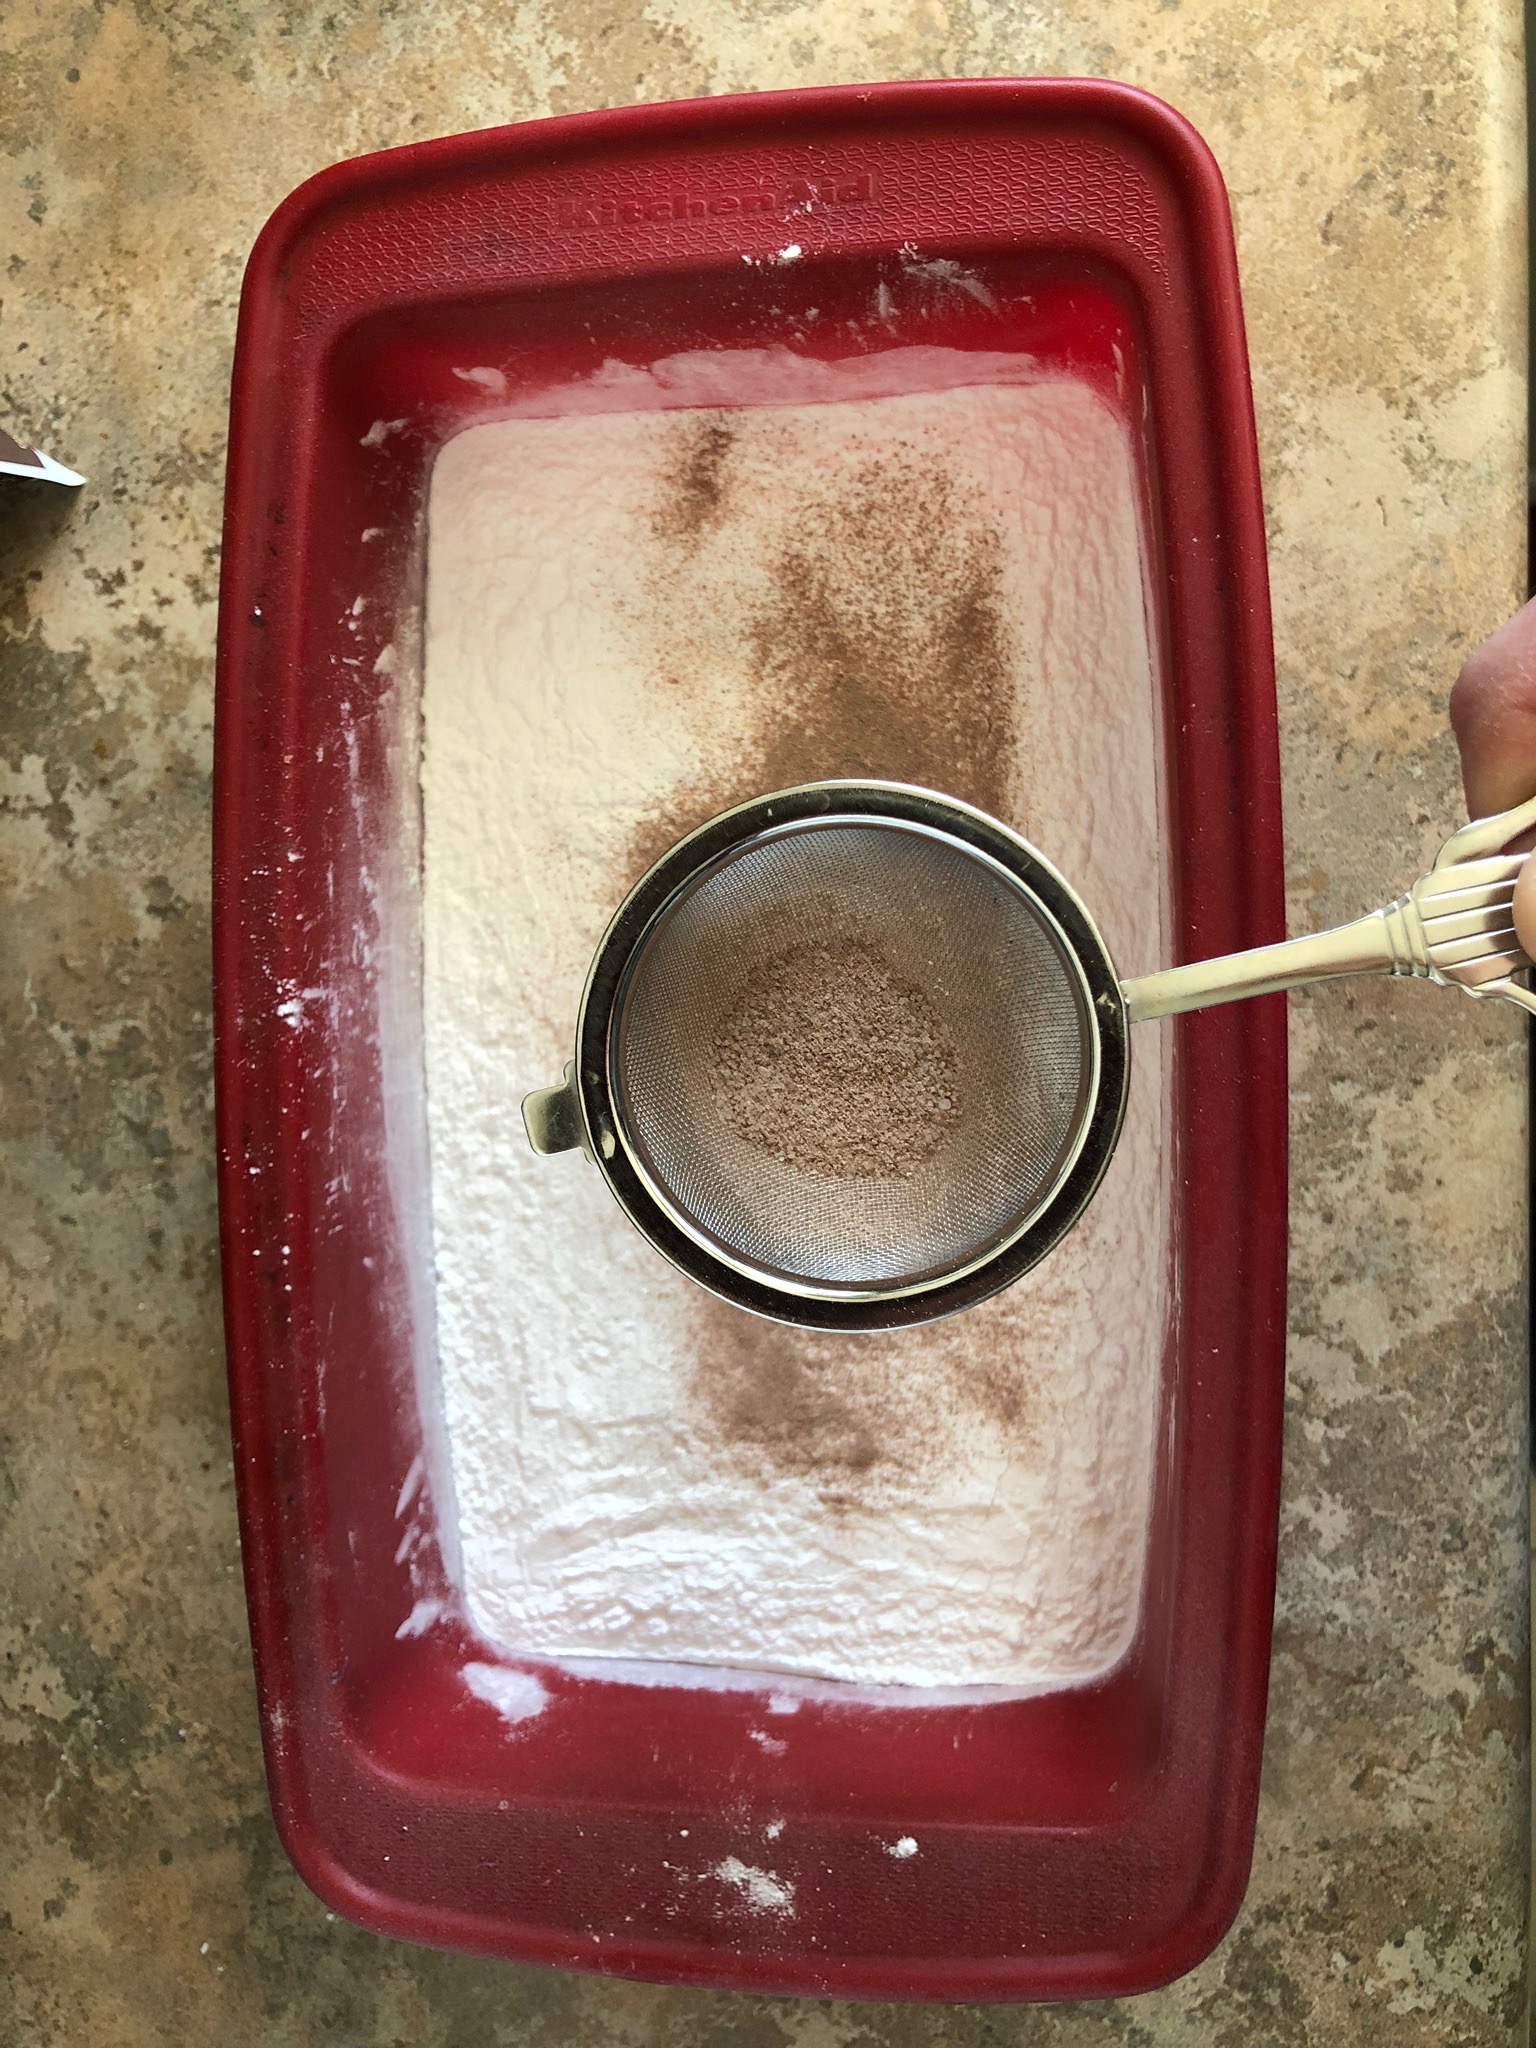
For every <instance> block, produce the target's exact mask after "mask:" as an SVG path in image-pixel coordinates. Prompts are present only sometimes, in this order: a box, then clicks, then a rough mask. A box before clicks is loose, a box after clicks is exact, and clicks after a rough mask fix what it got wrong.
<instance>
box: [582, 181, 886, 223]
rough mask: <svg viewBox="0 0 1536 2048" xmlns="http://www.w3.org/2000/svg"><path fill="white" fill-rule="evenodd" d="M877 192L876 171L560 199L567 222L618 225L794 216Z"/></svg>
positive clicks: (865, 200)
mask: <svg viewBox="0 0 1536 2048" xmlns="http://www.w3.org/2000/svg"><path fill="white" fill-rule="evenodd" d="M874 196H875V180H874V176H873V173H871V172H869V171H860V172H858V173H857V174H855V175H848V176H844V177H837V178H791V179H789V180H788V181H786V182H785V183H782V184H766V183H764V184H753V185H739V186H735V187H733V188H732V189H731V190H729V191H720V192H700V191H697V190H694V189H691V188H689V187H686V186H685V187H677V188H674V189H673V190H671V191H669V192H652V193H647V194H645V195H644V196H633V197H632V196H629V195H625V196H622V197H621V196H620V195H618V194H616V193H615V194H613V195H609V194H606V193H599V194H595V195H593V196H591V197H587V198H574V197H572V198H562V199H557V200H556V201H555V219H556V222H557V224H558V225H559V226H560V227H563V228H586V229H589V230H590V229H592V228H618V227H630V226H635V225H638V224H639V223H640V222H641V221H667V220H708V219H710V218H712V217H713V218H721V217H725V216H729V215H732V214H746V215H755V216H766V217H768V218H770V219H778V220H782V219H789V218H792V217H793V216H794V215H795V214H797V213H809V212H811V211H812V209H813V208H816V207H821V206H863V205H866V204H867V203H868V202H869V201H870V200H871V199H873V198H874Z"/></svg>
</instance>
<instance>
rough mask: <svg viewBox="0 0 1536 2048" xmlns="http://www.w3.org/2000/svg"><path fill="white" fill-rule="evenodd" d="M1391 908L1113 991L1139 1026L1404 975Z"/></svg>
mask: <svg viewBox="0 0 1536 2048" xmlns="http://www.w3.org/2000/svg"><path fill="white" fill-rule="evenodd" d="M1399 911H1400V906H1399V905H1398V904H1393V905H1392V906H1391V908H1390V909H1388V910H1373V911H1372V912H1371V913H1370V915H1369V916H1368V917H1360V918H1356V920H1355V922H1354V923H1353V924H1346V925H1340V926H1339V927H1338V928H1337V929H1336V930H1334V931H1329V932H1313V933H1310V934H1309V935H1308V936H1307V937H1306V938H1304V939H1284V940H1282V941H1281V943H1280V944H1279V945H1278V946H1256V947H1254V949H1253V951H1252V952H1250V953H1226V954H1223V955H1222V956H1221V957H1220V958H1219V959H1215V960H1192V961H1191V962H1190V964H1189V965H1188V966H1187V967H1169V968H1165V969H1164V971H1163V972H1162V973H1161V974H1142V975H1138V976H1137V977H1136V978H1135V980H1133V981H1123V982H1121V984H1120V992H1121V994H1122V995H1123V996H1124V997H1125V1007H1126V1009H1127V1011H1128V1012H1129V1015H1130V1018H1131V1021H1132V1023H1135V1024H1139V1023H1141V1022H1143V1021H1144V1020H1145V1019H1146V1018H1149V1017H1176V1016H1178V1015H1180V1014H1181V1013H1182V1012H1183V1011H1185V1010H1208V1009H1212V1008H1214V1006H1215V1005H1216V1004H1218V1003H1241V1002H1244V1001H1246V1000H1247V998H1248V997H1249V996H1267V995H1273V994H1274V993H1275V992H1276V991H1277V990H1279V989H1287V988H1302V987H1304V986H1305V985H1306V984H1307V983H1308V982H1312V981H1331V980H1333V978H1334V977H1335V976H1336V975H1341V974H1412V973H1413V972H1414V969H1413V967H1412V966H1411V965H1410V964H1408V960H1409V955H1408V951H1407V948H1406V946H1400V945H1398V944H1395V943H1394V932H1393V928H1392V923H1391V920H1392V919H1393V916H1394V913H1398V912H1399ZM1400 961H1401V962H1402V963H1403V964H1399V962H1400Z"/></svg>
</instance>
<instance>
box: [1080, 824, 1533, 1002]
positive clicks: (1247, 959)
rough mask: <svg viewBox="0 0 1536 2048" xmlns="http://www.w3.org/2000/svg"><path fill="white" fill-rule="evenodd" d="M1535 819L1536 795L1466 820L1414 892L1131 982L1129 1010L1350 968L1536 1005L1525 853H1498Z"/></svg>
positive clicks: (1217, 997) (1232, 994)
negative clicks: (1350, 917)
mask: <svg viewBox="0 0 1536 2048" xmlns="http://www.w3.org/2000/svg"><path fill="white" fill-rule="evenodd" d="M1532 826H1536V798H1533V799H1532V800H1531V801H1530V802H1529V803H1525V804H1521V805H1519V806H1517V807H1516V809H1514V810H1512V811H1502V812H1500V813H1499V814H1498V816H1496V817H1492V818H1479V819H1476V820H1474V821H1473V823H1472V824H1470V825H1463V826H1462V828H1461V830H1460V831H1459V832H1455V833H1453V834H1452V835H1451V837H1450V838H1449V839H1448V840H1447V841H1446V843H1445V845H1444V846H1443V847H1442V848H1441V849H1440V853H1439V855H1438V857H1437V858H1436V861H1435V864H1434V866H1433V867H1432V868H1431V869H1430V871H1429V873H1428V874H1426V875H1421V876H1420V877H1419V879H1418V881H1417V882H1415V883H1414V885H1413V887H1412V888H1411V889H1410V890H1409V891H1408V893H1407V895H1406V896H1400V897H1399V898H1398V900H1397V901H1396V902H1395V903H1389V904H1388V905H1387V906H1386V907H1385V909H1382V910H1373V911H1371V912H1370V913H1369V914H1368V915H1367V916H1365V917H1360V918H1356V919H1355V921H1354V923H1353V924H1346V925H1339V926H1338V927H1336V928H1335V929H1334V930H1333V931H1327V932H1314V933H1311V934H1309V936H1307V937H1306V938H1302V939H1285V940H1282V941H1281V943H1280V944H1279V945H1277V946H1257V947H1255V948H1254V949H1253V951H1252V952H1248V953H1228V954H1224V955H1222V956H1221V957H1219V958H1217V959H1215V960H1194V961H1191V962H1190V964H1189V965H1188V966H1187V967H1170V968H1167V969H1166V970H1165V971H1164V972H1162V973H1161V974H1143V975H1138V976H1137V977H1136V978H1135V979H1134V980H1131V981H1123V982H1122V983H1121V984H1120V992H1121V994H1122V995H1123V996H1124V998H1125V1006H1126V1010H1127V1013H1128V1014H1129V1016H1130V1018H1131V1020H1132V1022H1133V1023H1140V1022H1141V1021H1142V1020H1143V1019H1146V1018H1151V1017H1173V1016H1177V1015H1178V1014H1179V1013H1180V1012H1182V1011H1185V1010H1204V1009H1210V1008H1212V1007H1214V1006H1215V1005H1216V1004H1218V1003H1238V1002H1242V1001H1244V1000H1245V999H1246V998H1247V997H1249V996H1264V995H1272V994H1274V993H1276V992H1277V991H1278V990H1281V989H1288V988H1301V987H1303V986H1304V985H1305V984H1306V983H1308V982H1313V981H1331V980H1333V979H1334V978H1335V977H1336V976H1338V975H1343V974H1407V975H1413V976H1416V977H1419V978H1422V979H1425V980H1429V981H1434V982H1438V983H1439V984H1440V985H1441V987H1443V988H1450V987H1453V986H1454V987H1457V988H1461V989H1463V990H1464V991H1465V992H1466V993H1467V994H1468V995H1474V996H1503V997H1504V998H1505V999H1506V1000H1507V1001H1509V1002H1512V1003H1516V1004H1518V1005H1519V1006H1520V1007H1521V1008H1522V1009H1525V1010H1531V1011H1533V1012H1536V996H1533V995H1532V994H1531V992H1530V990H1528V989H1526V988H1523V987H1522V986H1521V985H1520V984H1519V983H1518V982H1517V981H1515V980H1514V979H1513V976H1514V975H1515V974H1517V973H1518V972H1520V970H1521V969H1522V968H1525V967H1529V966H1530V965H1531V962H1530V960H1529V958H1528V957H1527V956H1526V954H1525V953H1523V952H1522V951H1521V950H1520V948H1519V943H1518V941H1517V940H1516V939H1515V937H1514V932H1513V917H1512V913H1511V910H1510V901H1511V898H1512V897H1513V894H1514V887H1515V882H1516V881H1517V879H1518V878H1519V875H1520V871H1521V869H1522V868H1523V867H1524V866H1525V861H1526V855H1525V854H1523V853H1512V854H1507V853H1500V852H1499V851H1498V849H1499V848H1501V847H1505V846H1508V844H1509V842H1510V841H1511V840H1512V839H1515V838H1517V837H1519V835H1520V834H1521V833H1522V832H1526V831H1528V830H1530V829H1531V827H1532Z"/></svg>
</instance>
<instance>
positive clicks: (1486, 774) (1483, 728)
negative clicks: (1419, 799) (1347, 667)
mask: <svg viewBox="0 0 1536 2048" xmlns="http://www.w3.org/2000/svg"><path fill="white" fill-rule="evenodd" d="M1451 729H1452V731H1453V732H1454V733H1455V735H1456V744H1457V745H1458V747H1460V749H1461V780H1462V785H1463V787H1464V788H1465V790H1466V793H1467V815H1468V817H1470V818H1486V817H1488V816H1490V815H1491V814H1492V813H1493V812H1495V811H1507V810H1512V809H1513V808H1514V806H1515V805H1516V804H1520V803H1524V802H1525V801H1526V799H1527V798H1528V797H1531V796H1536V598H1533V599H1532V600H1531V602H1530V603H1529V604H1527V605H1525V606H1524V607H1523V608H1522V609H1521V610H1520V611H1518V612H1516V613H1515V616H1514V617H1513V618H1512V619H1510V620H1509V621H1508V622H1507V623H1506V624H1505V625H1502V626H1500V628H1499V630H1498V631H1497V632H1496V633H1494V634H1493V635H1492V636H1491V637H1490V638H1489V639H1487V640H1485V641H1484V642H1483V644H1482V646H1481V647H1479V648H1478V650H1477V652H1476V653H1475V654H1474V655H1472V656H1471V657H1470V659H1469V660H1468V661H1467V662H1466V664H1465V665H1464V667H1463V668H1462V671H1461V674H1460V675H1459V676H1458V677H1457V678H1456V682H1455V686H1454V687H1453V689H1452V691H1451ZM1530 837H1531V835H1527V836H1526V838H1525V839H1523V840H1517V841H1516V842H1515V844H1516V846H1517V847H1518V846H1523V845H1528V844H1529V843H1530ZM1515 932H1516V934H1517V936H1518V938H1519V940H1520V943H1521V945H1522V946H1523V947H1524V948H1525V950H1526V952H1527V953H1529V954H1530V955H1531V956H1532V957H1533V958H1536V861H1528V862H1527V863H1526V866H1525V870H1524V872H1523V873H1522V874H1521V876H1520V879H1519V881H1518V882H1517V883H1516V884H1515Z"/></svg>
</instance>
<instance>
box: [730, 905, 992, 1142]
mask: <svg viewBox="0 0 1536 2048" xmlns="http://www.w3.org/2000/svg"><path fill="white" fill-rule="evenodd" d="M709 1083H710V1095H711V1098H712V1100H713V1101H714V1104H715V1106H716V1108H717V1109H718V1110H719V1112H720V1115H721V1117H722V1118H723V1119H724V1121H725V1122H726V1123H727V1124H728V1125H729V1126H730V1128H731V1129H732V1130H733V1131H734V1132H735V1133H736V1135H737V1136H738V1137H739V1138H740V1139H742V1141H743V1142H744V1143H745V1144H748V1145H751V1146H752V1147H753V1148H754V1149H756V1150H757V1151H760V1152H766V1153H767V1154H768V1155H769V1156H770V1158H773V1159H776V1160H777V1161H778V1162H779V1164H780V1165H781V1166H787V1167H791V1168H792V1169H794V1170H795V1171H796V1172H799V1173H813V1174H825V1175H831V1176H834V1177H836V1178H839V1179H875V1180H906V1179H909V1178H910V1176H911V1175H912V1173H913V1171H914V1170H915V1169H916V1168H917V1167H918V1166H919V1165H920V1164H921V1163H922V1161H923V1160H925V1159H927V1158H929V1157H931V1155H932V1154H933V1153H934V1151H935V1150H936V1149H937V1148H938V1146H939V1144H940V1143H941V1141H942V1140H943V1138H944V1135H945V1133H946V1132H947V1131H948V1130H949V1129H950V1128H951V1126H952V1125H953V1124H954V1122H955V1119H956V1115H957V1113H958V1112H957V1107H956V1102H957V1089H958V1082H957V1078H956V1054H955V1048H954V1044H953V1042H952V1041H951V1039H950V1036H949V1033H948V1032H947V1031H946V1030H945V1028H944V1024H943V1021H942V1020H941V1019H940V1017H939V1016H938V1015H937V1014H936V1012H935V1011H934V1008H933V1006H932V1004H931V1003H930V1002H929V1001H928V999H927V997H926V996H925V995H924V994H923V992H922V990H921V989H920V988H916V987H914V986H912V985H911V984H910V983H902V982H901V981H898V980H897V979H896V978H895V977H894V976H893V975H892V973H891V971H890V969H889V967H888V966H887V964H886V963H885V962H884V961H882V960H880V959H878V958H877V957H876V955H875V954H874V953H873V952H872V951H871V950H870V949H869V947H868V946H864V945H859V944H857V943H855V944H853V945H849V946H842V947H834V946H828V945H822V944H817V943H814V942H813V943H809V944H804V945H799V946H793V947H791V948H790V949H789V950H788V951H786V952H783V953H780V954H778V955H777V956H776V957H774V958H773V959H771V960H769V961H768V962H767V963H766V964H765V965H764V966H763V967H761V968H759V970H758V971H757V973H756V975H755V976H754V977H753V979H752V981H751V983H750V984H749V985H748V987H747V989H746V991H745V993H744V994H743V996H742V998H741V1000H740V1002H739V1003H737V1005H736V1006H735V1008H734V1009H733V1010H732V1011H731V1012H730V1014H729V1015H728V1016H727V1017H726V1019H725V1021H724V1022H723V1023H722V1024H721V1026H720V1029H719V1031H718V1032H717V1034H716V1037H715V1044H714V1063H713V1067H712V1070H711V1073H710V1077H709Z"/></svg>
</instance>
